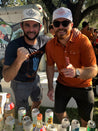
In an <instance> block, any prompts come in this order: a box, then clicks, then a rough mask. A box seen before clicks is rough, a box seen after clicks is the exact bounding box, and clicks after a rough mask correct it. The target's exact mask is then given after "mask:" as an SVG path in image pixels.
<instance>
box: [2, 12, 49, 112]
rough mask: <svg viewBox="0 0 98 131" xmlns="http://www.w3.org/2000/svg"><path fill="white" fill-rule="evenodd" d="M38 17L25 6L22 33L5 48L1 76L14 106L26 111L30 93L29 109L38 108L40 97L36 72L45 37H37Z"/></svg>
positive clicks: (43, 50)
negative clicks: (9, 91)
mask: <svg viewBox="0 0 98 131" xmlns="http://www.w3.org/2000/svg"><path fill="white" fill-rule="evenodd" d="M40 18H41V16H40V13H39V12H38V11H37V10H34V9H25V10H24V12H23V18H22V22H21V28H22V30H23V32H24V36H22V37H20V38H18V39H16V40H13V41H11V42H10V43H9V44H8V46H7V48H6V51H5V62H4V67H3V77H4V79H5V81H6V82H9V81H11V88H12V89H13V92H14V95H15V100H16V107H17V109H18V108H19V107H25V108H26V110H27V111H29V103H28V97H29V96H31V100H32V101H33V103H32V108H34V107H36V108H38V107H39V105H40V103H41V100H42V89H41V86H40V78H39V76H38V74H37V70H38V66H39V63H40V60H41V57H42V55H43V54H44V52H45V45H46V43H47V41H48V40H49V37H47V36H38V34H39V31H40V29H41V26H42V25H41V20H40Z"/></svg>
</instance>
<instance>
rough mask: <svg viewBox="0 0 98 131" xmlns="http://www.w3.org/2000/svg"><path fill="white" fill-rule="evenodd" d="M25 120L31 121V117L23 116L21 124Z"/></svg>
mask: <svg viewBox="0 0 98 131" xmlns="http://www.w3.org/2000/svg"><path fill="white" fill-rule="evenodd" d="M27 121H31V118H30V117H29V116H24V117H23V121H22V123H23V125H24V124H25V123H26V122H27Z"/></svg>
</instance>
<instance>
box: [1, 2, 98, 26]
mask: <svg viewBox="0 0 98 131" xmlns="http://www.w3.org/2000/svg"><path fill="white" fill-rule="evenodd" d="M1 1H2V6H4V4H5V3H6V2H10V3H11V1H14V0H1ZM16 1H17V2H18V3H20V5H24V4H25V1H24V0H16ZM33 3H39V4H41V5H42V7H43V8H44V10H45V11H46V12H47V14H48V16H49V17H50V20H51V17H52V13H53V11H54V10H55V9H56V8H58V7H60V6H64V7H68V8H69V9H71V11H72V14H73V22H74V26H75V27H77V26H78V25H79V24H80V22H81V21H82V20H83V19H84V18H86V17H87V19H88V18H89V21H90V22H92V23H95V22H96V21H95V20H96V19H97V17H98V0H27V4H33Z"/></svg>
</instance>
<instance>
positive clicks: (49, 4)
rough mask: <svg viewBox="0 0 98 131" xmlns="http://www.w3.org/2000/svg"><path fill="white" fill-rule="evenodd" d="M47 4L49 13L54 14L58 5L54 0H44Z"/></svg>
mask: <svg viewBox="0 0 98 131" xmlns="http://www.w3.org/2000/svg"><path fill="white" fill-rule="evenodd" d="M42 1H43V3H44V4H45V5H46V7H47V9H48V11H49V13H50V14H51V15H52V13H53V11H54V10H55V9H56V6H55V5H54V4H53V3H52V0H42Z"/></svg>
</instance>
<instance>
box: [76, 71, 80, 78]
mask: <svg viewBox="0 0 98 131" xmlns="http://www.w3.org/2000/svg"><path fill="white" fill-rule="evenodd" d="M79 76H80V71H79V70H78V69H76V76H75V78H78V77H79Z"/></svg>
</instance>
